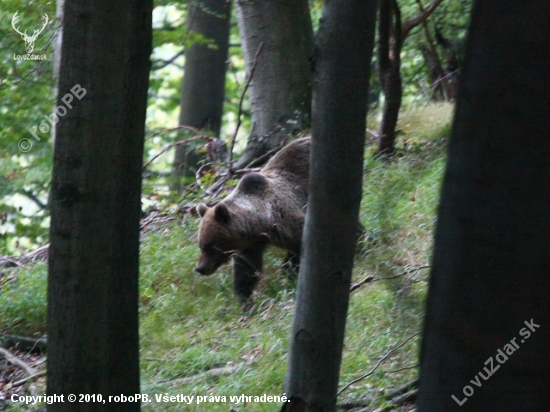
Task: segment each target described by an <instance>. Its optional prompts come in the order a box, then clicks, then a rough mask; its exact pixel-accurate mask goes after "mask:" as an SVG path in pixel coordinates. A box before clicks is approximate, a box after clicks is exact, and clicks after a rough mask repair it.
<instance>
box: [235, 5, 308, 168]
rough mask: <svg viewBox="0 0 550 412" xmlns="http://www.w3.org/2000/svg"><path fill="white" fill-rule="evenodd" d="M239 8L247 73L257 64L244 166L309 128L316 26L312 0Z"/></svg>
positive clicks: (251, 94) (240, 165)
mask: <svg viewBox="0 0 550 412" xmlns="http://www.w3.org/2000/svg"><path fill="white" fill-rule="evenodd" d="M235 10H236V14H237V22H238V24H239V30H240V33H241V42H242V48H243V53H244V57H245V61H246V67H247V73H248V74H250V71H251V69H252V67H253V66H254V65H255V66H256V69H255V72H254V77H253V79H252V82H251V84H250V104H251V106H252V130H251V133H250V136H249V138H248V143H247V147H246V149H245V152H244V153H243V155H242V156H241V158H240V159H239V160H238V161H237V163H236V164H235V167H236V168H242V167H245V166H247V165H248V164H249V163H250V162H252V161H253V160H255V159H256V158H258V157H260V156H262V155H264V154H265V153H267V152H269V151H270V150H272V149H274V148H276V147H278V146H280V145H281V144H282V143H283V142H284V139H285V137H286V136H288V135H289V134H291V133H294V132H297V131H301V130H303V129H306V128H309V126H310V121H311V119H310V117H311V74H312V71H311V58H312V54H313V28H312V25H311V17H310V15H309V6H308V2H307V0H295V1H286V0H274V1H253V0H237V1H236V2H235ZM261 44H263V47H262V50H261V53H260V54H259V56H258V58H257V60H255V58H254V57H255V56H256V53H257V51H258V49H259V48H260V45H261Z"/></svg>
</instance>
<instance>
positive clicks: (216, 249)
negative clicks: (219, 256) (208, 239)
mask: <svg viewBox="0 0 550 412" xmlns="http://www.w3.org/2000/svg"><path fill="white" fill-rule="evenodd" d="M203 250H204V251H205V252H206V253H223V251H222V250H221V249H220V248H219V247H216V246H214V245H206V246H205V247H204V248H203Z"/></svg>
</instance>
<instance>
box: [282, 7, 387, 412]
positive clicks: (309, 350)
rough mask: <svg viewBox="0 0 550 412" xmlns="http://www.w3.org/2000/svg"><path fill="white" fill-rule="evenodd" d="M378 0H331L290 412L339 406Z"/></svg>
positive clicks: (319, 49) (316, 95)
mask: <svg viewBox="0 0 550 412" xmlns="http://www.w3.org/2000/svg"><path fill="white" fill-rule="evenodd" d="M375 16H376V1H370V0H346V1H330V0H329V1H325V3H324V5H323V18H322V20H321V25H320V27H319V32H318V34H317V38H316V41H315V43H316V47H315V50H316V53H315V61H314V65H315V74H314V82H313V84H314V88H313V103H312V107H313V119H312V126H313V127H312V149H311V150H312V151H311V159H310V164H311V168H310V181H309V197H308V207H307V215H306V223H305V227H304V235H303V241H302V243H303V246H302V251H303V252H302V255H301V262H300V274H299V277H298V291H297V297H296V311H295V315H294V324H293V330H292V337H291V347H290V356H289V366H288V371H287V375H286V380H285V391H286V393H287V396H288V397H289V398H290V402H289V403H287V404H285V405H284V406H283V408H282V410H283V411H286V412H290V411H292V412H296V411H324V412H326V411H334V410H335V408H336V392H337V387H338V377H339V371H340V363H341V357H342V346H343V340H344V330H345V324H346V314H347V308H348V297H349V288H350V281H351V272H352V268H353V256H354V252H355V244H356V240H357V232H356V231H357V221H358V216H359V204H360V201H361V192H362V180H363V153H364V144H365V127H366V114H367V96H368V83H369V78H370V68H371V57H372V49H373V42H374V25H375Z"/></svg>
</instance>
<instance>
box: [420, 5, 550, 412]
mask: <svg viewBox="0 0 550 412" xmlns="http://www.w3.org/2000/svg"><path fill="white" fill-rule="evenodd" d="M548 21H550V3H548V2H540V1H533V0H529V1H524V2H521V3H518V2H515V1H511V0H504V1H501V2H493V1H487V0H478V1H476V3H475V5H474V8H473V15H472V21H471V27H470V34H469V36H470V37H469V40H468V44H467V53H466V60H465V64H464V67H463V74H462V77H461V79H460V82H459V90H458V100H457V108H456V116H455V122H454V126H453V132H452V136H451V141H450V147H449V160H448V165H447V170H446V173H445V178H444V183H443V190H442V194H441V203H440V207H439V215H438V225H437V230H436V237H435V250H434V258H433V270H432V274H431V282H430V290H429V295H428V304H427V316H426V321H425V326H424V341H423V344H422V353H421V373H420V395H419V400H418V410H419V411H421V412H425V411H434V412H440V411H449V412H452V411H514V412H516V411H544V410H547V409H548V405H549V404H550V391H549V390H548V382H550V354H549V351H548V347H549V346H550V324H549V316H548V314H549V313H550V304H549V299H548V297H549V296H550V276H549V273H550V242H549V240H548V239H550V196H549V194H548V188H549V187H550V161H549V159H550V140H549V139H548V114H549V113H550V99H549V98H548V96H550V78H549V77H548V73H550V25H549V24H548ZM538 325H540V327H539V326H538ZM506 345H508V346H506ZM499 351H500V352H499Z"/></svg>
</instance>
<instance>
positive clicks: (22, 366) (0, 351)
mask: <svg viewBox="0 0 550 412" xmlns="http://www.w3.org/2000/svg"><path fill="white" fill-rule="evenodd" d="M0 355H1V356H3V357H4V358H5V359H6V360H7V361H8V362H9V363H11V364H12V365H15V366H17V367H18V368H19V369H23V370H24V371H25V373H26V374H27V375H29V376H32V375H35V374H36V371H35V370H34V368H33V367H32V366H30V365H29V364H28V363H26V362H23V361H22V360H21V359H19V358H18V357H17V356H15V355H14V354H12V353H11V352H10V351H9V350H7V349H4V348H0Z"/></svg>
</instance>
